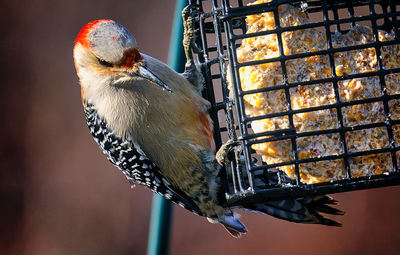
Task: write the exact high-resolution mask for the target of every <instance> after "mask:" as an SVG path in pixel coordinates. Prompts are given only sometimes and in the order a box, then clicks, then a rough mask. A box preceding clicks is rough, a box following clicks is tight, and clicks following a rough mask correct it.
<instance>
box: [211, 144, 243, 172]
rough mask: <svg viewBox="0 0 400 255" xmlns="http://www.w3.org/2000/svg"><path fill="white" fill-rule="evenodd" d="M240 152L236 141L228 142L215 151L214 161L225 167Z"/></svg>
mask: <svg viewBox="0 0 400 255" xmlns="http://www.w3.org/2000/svg"><path fill="white" fill-rule="evenodd" d="M240 152H241V146H239V143H238V142H237V141H233V140H228V141H227V142H226V143H224V144H223V145H222V146H221V148H219V150H218V151H217V153H216V155H215V160H216V161H217V162H218V164H220V165H223V166H227V165H229V163H230V162H232V161H233V160H234V159H235V158H236V155H238V154H239V153H240Z"/></svg>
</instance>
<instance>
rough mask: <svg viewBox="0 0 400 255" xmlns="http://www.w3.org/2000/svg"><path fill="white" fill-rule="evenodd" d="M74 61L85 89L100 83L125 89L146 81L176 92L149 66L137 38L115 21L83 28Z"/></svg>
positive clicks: (77, 40)
mask: <svg viewBox="0 0 400 255" xmlns="http://www.w3.org/2000/svg"><path fill="white" fill-rule="evenodd" d="M74 61H75V67H76V70H77V73H78V76H79V78H80V81H81V85H82V86H87V85H88V84H91V83H96V84H99V83H100V84H106V85H107V86H121V87H123V86H127V85H130V84H134V82H135V81H138V80H143V79H144V80H147V81H151V82H152V83H153V84H157V85H159V86H161V88H163V89H165V90H168V91H170V92H172V90H171V88H170V87H169V86H168V85H167V84H165V83H164V82H163V81H161V80H160V79H159V78H158V77H157V76H156V75H154V74H153V73H152V72H151V70H149V69H148V68H147V67H146V63H145V61H144V60H143V57H142V55H141V54H140V52H139V51H138V49H137V44H136V40H135V37H133V35H132V34H131V33H130V32H129V31H128V30H127V29H126V28H125V27H123V26H122V25H120V24H118V23H116V22H114V21H112V20H96V21H92V22H90V23H88V24H87V25H86V26H84V27H83V28H82V29H81V31H80V32H79V34H78V36H77V38H76V40H75V45H74ZM94 81H95V82H94Z"/></svg>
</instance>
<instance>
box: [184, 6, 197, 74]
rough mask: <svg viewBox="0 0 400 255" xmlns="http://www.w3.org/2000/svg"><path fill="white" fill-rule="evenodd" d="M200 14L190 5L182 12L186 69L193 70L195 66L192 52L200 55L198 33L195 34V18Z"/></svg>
mask: <svg viewBox="0 0 400 255" xmlns="http://www.w3.org/2000/svg"><path fill="white" fill-rule="evenodd" d="M197 14H198V11H197V9H196V7H195V6H193V5H188V6H186V7H185V8H184V9H183V11H182V19H183V29H184V31H183V49H184V51H185V56H186V66H185V69H186V68H192V66H194V63H193V55H192V51H193V52H195V53H199V52H200V50H199V48H198V47H197V45H196V33H195V25H194V21H195V17H196V15H197Z"/></svg>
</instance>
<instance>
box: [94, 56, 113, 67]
mask: <svg viewBox="0 0 400 255" xmlns="http://www.w3.org/2000/svg"><path fill="white" fill-rule="evenodd" d="M97 60H98V61H99V63H100V65H102V66H105V67H113V64H111V63H110V62H107V61H105V60H102V59H101V58H97Z"/></svg>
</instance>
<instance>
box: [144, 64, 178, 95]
mask: <svg viewBox="0 0 400 255" xmlns="http://www.w3.org/2000/svg"><path fill="white" fill-rule="evenodd" d="M137 75H139V76H140V77H142V78H144V79H147V80H150V81H152V82H154V83H155V84H157V85H159V86H160V87H162V88H163V89H165V90H167V91H169V92H171V93H174V91H173V90H172V88H171V87H170V86H168V85H167V84H165V82H163V81H162V80H160V79H159V78H158V77H157V76H156V75H155V74H153V73H152V72H151V71H150V70H149V69H148V68H147V67H146V66H142V65H139V72H138V73H137Z"/></svg>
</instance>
